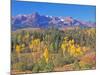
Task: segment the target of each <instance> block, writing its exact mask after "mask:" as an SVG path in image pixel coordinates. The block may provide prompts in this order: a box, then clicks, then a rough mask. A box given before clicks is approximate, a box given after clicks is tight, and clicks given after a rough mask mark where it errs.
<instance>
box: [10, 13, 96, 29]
mask: <svg viewBox="0 0 100 75" xmlns="http://www.w3.org/2000/svg"><path fill="white" fill-rule="evenodd" d="M11 20H12V30H17V29H22V28H30V27H31V28H32V27H33V28H49V27H55V28H66V27H74V26H81V27H96V23H94V22H86V21H81V20H77V19H74V18H72V17H70V16H69V17H55V16H47V15H40V14H39V13H37V12H34V13H32V14H28V15H17V16H12V19H11Z"/></svg>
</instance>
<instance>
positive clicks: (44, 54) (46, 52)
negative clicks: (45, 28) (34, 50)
mask: <svg viewBox="0 0 100 75" xmlns="http://www.w3.org/2000/svg"><path fill="white" fill-rule="evenodd" d="M43 56H44V58H45V61H46V63H48V60H49V52H48V48H47V47H46V48H45V49H44V53H43Z"/></svg>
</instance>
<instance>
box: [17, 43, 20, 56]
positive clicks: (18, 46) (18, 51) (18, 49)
mask: <svg viewBox="0 0 100 75" xmlns="http://www.w3.org/2000/svg"><path fill="white" fill-rule="evenodd" d="M20 50H21V47H20V45H18V44H17V45H16V52H17V53H18V54H19V53H20Z"/></svg>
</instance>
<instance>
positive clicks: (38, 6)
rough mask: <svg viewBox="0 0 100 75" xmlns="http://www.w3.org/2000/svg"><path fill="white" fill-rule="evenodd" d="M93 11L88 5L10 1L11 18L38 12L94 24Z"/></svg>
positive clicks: (94, 8)
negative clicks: (69, 17)
mask: <svg viewBox="0 0 100 75" xmlns="http://www.w3.org/2000/svg"><path fill="white" fill-rule="evenodd" d="M95 10H96V7H95V6H89V5H73V4H55V3H40V2H21V1H15V0H12V16H15V15H18V14H31V13H33V12H38V13H39V14H41V15H49V16H62V17H67V16H71V17H73V18H76V19H80V20H85V21H94V22H95V15H96V12H95Z"/></svg>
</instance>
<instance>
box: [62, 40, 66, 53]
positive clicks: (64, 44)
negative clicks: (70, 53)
mask: <svg viewBox="0 0 100 75" xmlns="http://www.w3.org/2000/svg"><path fill="white" fill-rule="evenodd" d="M61 49H62V50H63V55H65V51H66V43H64V42H63V43H62V45H61Z"/></svg>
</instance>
